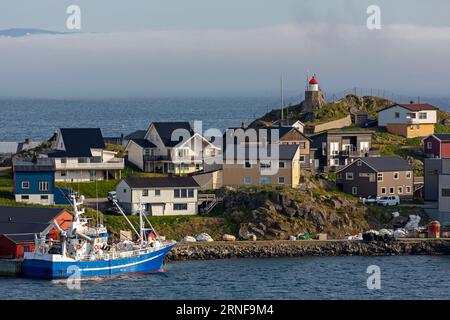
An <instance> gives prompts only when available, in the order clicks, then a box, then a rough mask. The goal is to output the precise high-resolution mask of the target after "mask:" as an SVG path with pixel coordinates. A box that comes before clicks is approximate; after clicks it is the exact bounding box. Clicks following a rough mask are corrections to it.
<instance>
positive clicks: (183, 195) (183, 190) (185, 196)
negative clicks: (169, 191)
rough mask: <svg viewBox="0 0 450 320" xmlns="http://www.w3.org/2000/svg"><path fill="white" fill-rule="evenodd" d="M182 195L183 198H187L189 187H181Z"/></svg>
mask: <svg viewBox="0 0 450 320" xmlns="http://www.w3.org/2000/svg"><path fill="white" fill-rule="evenodd" d="M180 191H181V197H182V198H187V189H181V190H180Z"/></svg>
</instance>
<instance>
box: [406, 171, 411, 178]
mask: <svg viewBox="0 0 450 320" xmlns="http://www.w3.org/2000/svg"><path fill="white" fill-rule="evenodd" d="M411 177H412V172H411V171H406V179H411Z"/></svg>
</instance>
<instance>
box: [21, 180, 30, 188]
mask: <svg viewBox="0 0 450 320" xmlns="http://www.w3.org/2000/svg"><path fill="white" fill-rule="evenodd" d="M26 185H27V186H26ZM20 186H21V188H22V189H25V190H28V189H30V181H22V183H21V184H20Z"/></svg>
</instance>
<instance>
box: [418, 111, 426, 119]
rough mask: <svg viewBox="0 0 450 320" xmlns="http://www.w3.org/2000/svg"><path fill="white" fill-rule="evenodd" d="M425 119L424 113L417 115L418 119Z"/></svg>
mask: <svg viewBox="0 0 450 320" xmlns="http://www.w3.org/2000/svg"><path fill="white" fill-rule="evenodd" d="M426 118H427V113H426V112H420V113H419V119H426Z"/></svg>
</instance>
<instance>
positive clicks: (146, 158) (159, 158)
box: [144, 155, 172, 161]
mask: <svg viewBox="0 0 450 320" xmlns="http://www.w3.org/2000/svg"><path fill="white" fill-rule="evenodd" d="M144 161H172V157H171V156H170V155H168V156H154V155H153V156H152V155H148V156H144Z"/></svg>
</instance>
